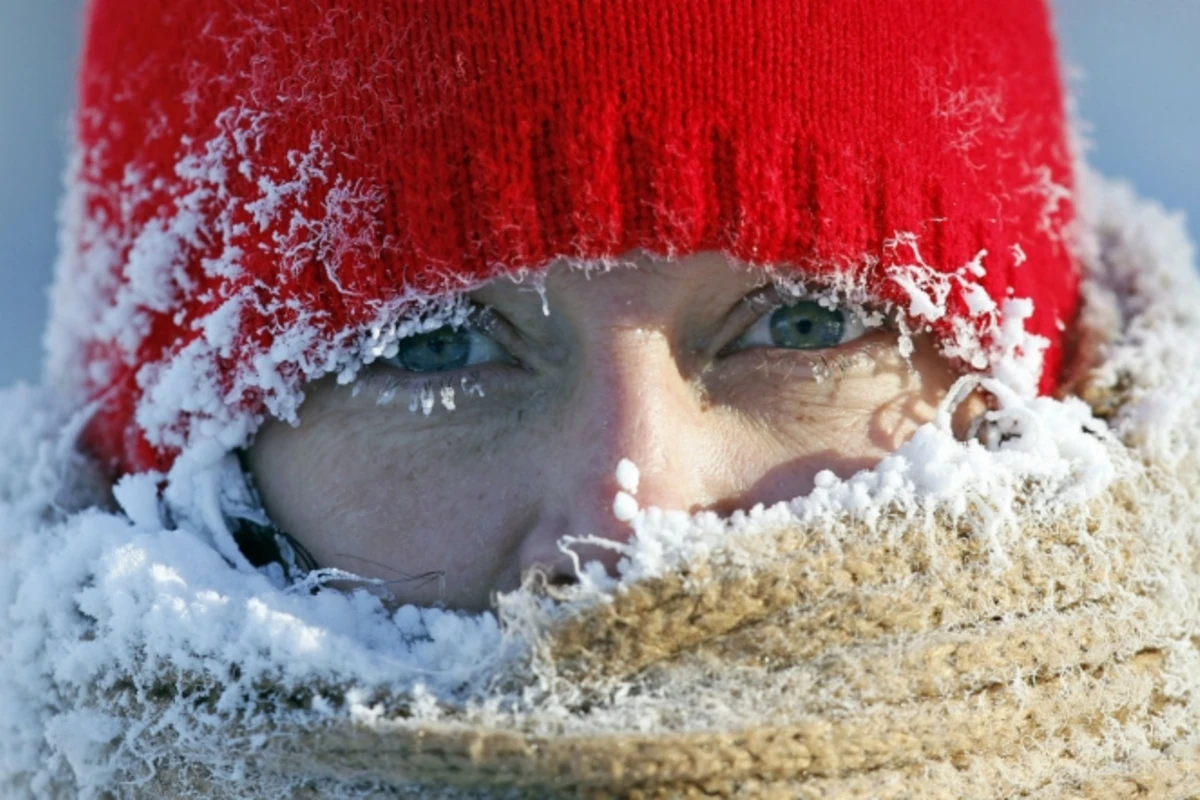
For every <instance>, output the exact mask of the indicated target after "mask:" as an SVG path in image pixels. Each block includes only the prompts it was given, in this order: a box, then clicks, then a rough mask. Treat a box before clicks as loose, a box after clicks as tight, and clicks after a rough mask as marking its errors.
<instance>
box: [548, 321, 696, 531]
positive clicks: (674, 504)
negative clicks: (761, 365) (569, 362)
mask: <svg viewBox="0 0 1200 800" xmlns="http://www.w3.org/2000/svg"><path fill="white" fill-rule="evenodd" d="M589 350H590V352H589V353H588V354H587V361H588V364H587V366H586V367H585V369H584V370H583V372H582V375H581V377H580V379H579V382H578V385H577V389H576V391H577V392H578V394H577V402H576V403H573V404H572V406H573V410H572V411H570V412H568V413H569V414H570V415H571V417H570V420H569V421H568V423H567V428H568V430H569V434H568V436H567V438H568V440H569V441H570V442H572V443H573V446H574V447H576V448H577V452H578V453H579V456H580V458H578V459H577V460H576V462H575V468H576V470H577V471H578V472H577V474H576V475H575V477H574V481H573V482H574V483H575V489H576V491H578V492H581V493H582V496H586V497H588V498H589V502H588V504H587V505H588V507H589V508H593V507H594V509H595V511H593V513H598V512H599V510H602V511H603V513H604V514H605V515H607V516H608V517H610V518H611V517H612V502H613V496H614V495H615V493H616V492H617V491H618V489H619V488H620V487H619V486H618V484H617V480H616V478H615V470H616V467H617V464H618V463H619V462H620V461H621V459H624V458H627V459H629V460H630V461H632V462H633V463H634V464H636V465H637V467H638V469H639V471H640V474H641V480H640V481H639V487H638V494H637V499H638V501H639V503H640V504H641V505H643V506H649V505H655V506H659V507H662V508H673V509H687V508H690V507H691V506H693V505H695V504H696V503H698V502H703V500H704V498H703V497H702V496H698V495H699V494H700V493H701V492H702V487H701V486H699V485H698V482H697V480H696V474H697V473H696V468H697V467H699V466H700V465H699V464H697V463H696V462H695V459H694V458H692V457H689V454H692V455H695V453H696V452H698V451H700V450H701V449H702V448H703V442H702V439H703V437H704V432H703V430H702V429H701V426H699V425H698V424H697V422H698V415H699V413H700V409H699V407H698V404H697V403H696V401H695V398H694V397H693V396H692V390H691V388H690V386H689V385H688V382H687V380H686V379H685V378H684V376H683V375H681V374H680V370H679V364H678V362H677V361H676V356H675V353H674V351H673V348H672V346H671V343H670V341H669V340H668V339H667V338H666V336H665V335H663V334H662V333H661V332H659V331H653V330H645V329H638V328H623V329H615V330H610V331H608V332H607V335H606V336H604V338H603V341H602V342H597V343H594V344H593V345H592V347H590V348H589ZM579 521H582V520H579ZM593 521H594V520H593Z"/></svg>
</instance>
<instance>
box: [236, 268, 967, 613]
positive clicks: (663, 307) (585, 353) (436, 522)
mask: <svg viewBox="0 0 1200 800" xmlns="http://www.w3.org/2000/svg"><path fill="white" fill-rule="evenodd" d="M625 259H626V260H628V261H629V262H631V264H632V265H633V267H634V268H629V267H623V268H618V269H614V270H611V271H608V272H592V273H585V272H583V271H580V270H573V269H569V268H567V267H566V266H565V265H556V266H554V267H552V268H551V269H550V271H549V272H548V274H547V277H546V282H545V299H546V303H547V305H548V307H549V310H550V313H549V315H547V314H545V313H543V299H542V296H540V295H539V294H538V293H537V292H536V291H535V290H534V289H532V288H531V287H530V286H529V285H528V284H525V285H522V284H518V283H514V282H512V281H509V280H499V281H496V282H493V283H492V284H489V285H488V286H486V287H484V288H482V289H480V290H479V291H476V292H473V293H472V294H471V297H472V299H473V300H474V301H475V302H476V303H478V304H480V305H481V306H486V307H490V308H491V309H493V312H494V313H492V314H490V317H491V319H492V322H490V323H485V325H484V328H485V330H486V331H487V332H488V334H489V335H490V336H491V338H492V340H494V341H495V342H496V343H497V344H498V345H499V347H500V348H501V349H502V351H503V352H506V353H507V354H508V356H506V360H505V361H503V362H499V363H484V364H477V365H474V366H468V367H465V368H463V369H461V370H458V371H453V372H444V373H435V374H433V375H413V374H412V373H411V372H407V371H405V370H403V369H402V368H401V367H399V366H398V365H397V364H395V363H392V364H388V363H379V362H377V363H376V364H374V365H372V366H371V367H370V368H369V369H368V370H367V371H366V374H364V375H363V377H362V378H361V379H360V384H359V386H357V387H356V389H357V391H356V390H355V387H346V386H338V385H337V384H336V382H335V381H334V380H333V379H332V378H330V379H325V380H321V381H318V382H316V383H314V384H313V385H311V386H310V387H309V389H308V391H307V393H306V394H307V397H306V399H305V402H304V404H303V406H302V408H301V411H300V424H299V425H298V426H296V427H292V426H290V425H288V424H285V423H281V422H278V421H268V422H267V423H265V424H264V425H263V427H262V428H261V430H260V432H259V433H258V436H257V438H256V441H255V442H254V444H253V446H252V447H250V448H249V450H248V451H247V453H246V460H247V464H248V466H249V468H250V470H251V473H252V475H253V477H254V479H255V482H256V484H257V486H258V488H259V491H260V493H261V495H262V498H263V502H264V505H265V506H266V510H267V512H268V513H269V514H270V515H271V518H272V519H273V520H274V522H275V523H276V524H277V525H278V526H279V527H280V528H281V529H282V530H285V531H287V532H288V533H290V534H291V535H292V536H293V537H295V539H296V540H298V541H299V542H300V543H301V544H302V545H303V546H305V547H306V548H307V549H308V550H309V551H310V552H311V554H312V555H313V556H314V557H315V558H316V560H317V562H318V563H319V564H321V565H322V566H328V567H339V568H341V569H345V570H348V571H351V572H354V573H356V574H358V575H361V576H364V577H368V578H380V579H384V580H386V581H388V583H387V590H388V591H389V592H390V593H391V595H392V597H391V601H392V602H395V603H398V604H400V603H417V604H432V603H435V602H442V603H444V604H445V605H446V606H448V607H451V608H459V609H465V610H482V609H486V608H488V607H489V606H490V605H491V601H492V597H493V596H494V594H495V593H496V592H503V591H509V590H512V589H515V588H517V587H518V586H519V585H520V583H521V581H522V578H523V577H524V576H526V575H527V574H528V573H530V572H531V571H539V572H543V573H544V574H545V575H546V576H547V579H548V580H549V582H550V583H552V584H564V583H570V582H572V581H573V580H574V577H575V572H574V567H573V564H572V561H571V560H570V559H569V558H568V557H567V556H566V555H565V554H563V553H562V552H560V550H559V548H558V546H557V544H558V540H559V539H560V537H562V536H563V535H567V534H572V535H581V534H594V535H597V536H601V537H604V538H608V539H612V540H615V541H626V540H627V539H628V538H629V536H630V535H631V531H630V529H629V527H628V525H626V524H625V523H622V522H620V521H619V520H618V519H617V518H616V517H615V516H614V513H613V498H614V495H615V493H616V492H617V490H618V489H619V487H618V486H617V483H616V478H615V477H614V471H615V468H616V466H617V464H618V463H619V462H620V460H621V459H622V458H628V459H630V460H632V461H633V462H634V463H635V464H636V465H637V466H638V467H639V469H640V472H641V481H640V485H639V487H638V492H637V500H638V502H639V504H640V505H641V506H642V507H643V508H645V507H649V506H657V507H660V508H664V509H678V510H685V511H688V512H697V511H701V510H711V511H715V512H718V513H721V514H728V513H730V512H732V511H733V510H735V509H742V508H750V507H752V506H754V505H755V504H758V503H764V504H768V505H769V504H772V503H775V502H778V501H783V500H789V499H792V498H794V497H797V496H800V495H803V494H805V493H807V492H808V491H809V490H810V489H811V488H812V485H813V478H814V476H815V475H816V474H817V473H818V472H819V471H821V470H824V469H829V470H832V471H833V472H834V473H836V474H837V475H839V476H841V477H849V476H850V475H852V474H853V473H855V472H857V471H859V470H861V469H865V468H870V467H872V466H874V465H875V464H877V463H878V462H879V460H880V459H881V458H883V457H884V456H886V455H887V454H889V453H891V452H893V451H894V450H895V449H896V448H897V447H898V446H899V445H900V444H901V443H903V442H904V441H905V440H907V439H908V438H909V437H910V436H911V435H912V433H913V431H914V430H915V429H916V428H917V427H918V426H920V425H921V424H923V423H925V422H927V421H929V420H930V419H932V418H933V416H934V414H935V412H936V409H937V404H938V402H939V401H940V400H941V398H942V397H943V396H944V394H945V393H946V391H947V390H948V388H949V387H950V386H951V384H952V383H953V381H954V380H955V378H956V377H957V374H956V373H955V372H954V371H953V370H952V369H951V367H950V366H949V365H948V364H947V363H946V362H945V361H944V360H943V359H941V358H940V357H938V356H937V355H936V353H935V352H934V350H933V347H932V344H931V343H930V342H928V341H925V340H923V339H920V338H918V339H917V340H916V341H915V346H916V349H915V352H914V354H913V355H912V356H911V358H910V360H909V361H906V360H905V359H903V358H902V357H901V356H900V353H899V349H898V343H897V335H896V334H895V333H894V332H892V331H890V330H888V329H887V328H886V327H883V328H875V329H870V330H868V331H867V332H866V333H865V335H862V336H861V337H859V338H857V339H855V340H854V341H849V342H846V343H844V344H840V345H838V346H836V347H833V348H828V349H823V350H796V349H787V348H780V347H774V346H752V347H740V349H739V345H737V344H736V343H737V342H738V341H739V337H742V335H743V334H744V333H745V332H746V331H747V330H748V329H750V328H751V327H752V326H754V325H755V323H756V322H757V321H758V320H760V319H761V318H762V317H763V316H764V314H765V315H768V316H769V315H770V313H771V311H772V310H773V308H774V307H776V306H775V305H772V303H776V304H777V303H778V302H779V300H778V298H774V299H773V296H772V290H771V288H770V287H771V284H770V282H769V279H768V278H767V277H766V276H765V275H764V274H763V273H762V272H760V271H748V270H742V269H736V268H734V267H733V266H731V264H730V262H729V261H728V260H727V259H726V257H725V256H723V255H721V254H719V253H715V252H703V253H697V254H694V255H691V256H688V257H686V258H682V259H663V258H655V257H652V256H648V255H646V254H643V253H641V252H640V251H634V252H633V253H630V254H626V256H625ZM748 296H749V297H751V298H757V299H750V300H747V297H748ZM784 302H795V300H794V299H785V300H784ZM487 316H488V315H485V318H486V317H487ZM910 362H911V363H910ZM464 381H465V383H464ZM474 384H478V386H479V387H480V388H481V389H482V390H483V396H479V393H478V392H475V393H470V392H467V391H464V390H463V387H464V386H470V385H474ZM421 385H432V386H433V387H434V388H435V389H440V388H441V387H453V388H454V390H455V394H454V406H455V408H454V409H453V410H447V409H446V408H444V407H442V406H441V404H440V403H438V404H436V405H435V408H434V410H433V411H432V413H430V414H428V415H426V414H425V413H422V411H421V410H419V409H418V410H417V411H412V410H410V405H409V398H410V396H411V395H412V392H413V391H415V390H417V389H419V387H420V386H421ZM393 393H394V395H395V399H394V400H393V401H391V402H383V403H381V402H380V400H381V399H384V400H386V399H387V397H388V395H389V394H393ZM967 405H971V404H964V406H967ZM977 410H978V405H977V403H976V404H975V405H974V407H973V408H960V412H961V413H960V417H961V419H960V421H959V424H960V425H961V424H962V423H963V421H965V420H966V419H969V416H970V414H972V413H975V412H976V411H977ZM576 551H577V552H578V553H579V555H580V557H581V559H582V560H583V561H588V560H592V559H598V560H600V561H602V562H603V563H604V565H605V567H606V568H607V569H609V571H610V572H611V571H613V570H614V568H615V562H616V561H617V560H618V555H617V554H616V553H614V552H612V551H610V550H606V549H603V548H599V547H594V546H593V547H588V546H582V545H579V546H576Z"/></svg>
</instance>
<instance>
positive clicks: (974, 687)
mask: <svg viewBox="0 0 1200 800" xmlns="http://www.w3.org/2000/svg"><path fill="white" fill-rule="evenodd" d="M1089 180H1090V181H1091V182H1090V183H1089V184H1087V185H1086V186H1085V193H1086V195H1085V196H1086V197H1087V198H1089V205H1088V206H1087V207H1086V208H1085V218H1086V219H1087V221H1088V234H1087V236H1086V237H1085V243H1084V255H1085V261H1086V263H1087V265H1088V270H1089V274H1088V277H1087V281H1086V286H1085V301H1086V310H1085V312H1084V317H1083V319H1082V320H1081V322H1080V330H1081V336H1080V341H1079V343H1078V346H1077V348H1076V349H1077V353H1076V362H1075V364H1076V366H1075V370H1074V373H1073V379H1072V382H1071V389H1070V392H1071V393H1072V394H1074V395H1075V396H1077V397H1079V398H1082V399H1083V400H1084V401H1086V403H1087V404H1088V405H1089V406H1090V408H1091V410H1092V412H1093V413H1094V415H1095V418H1096V419H1098V420H1103V421H1104V423H1105V424H1104V425H1098V426H1096V428H1095V429H1094V430H1093V431H1092V432H1090V433H1085V432H1083V431H1082V430H1081V431H1080V432H1078V433H1077V434H1075V435H1076V436H1077V438H1078V437H1082V438H1081V439H1080V441H1085V440H1087V439H1091V440H1094V441H1095V442H1097V443H1098V444H1097V445H1096V447H1098V448H1100V449H1101V450H1102V451H1103V453H1104V458H1105V459H1108V460H1109V461H1110V462H1111V464H1110V466H1111V470H1110V472H1109V473H1108V477H1107V478H1106V479H1105V481H1104V484H1103V486H1102V487H1100V488H1099V489H1095V488H1093V489H1090V490H1087V491H1082V490H1078V487H1079V485H1080V482H1081V479H1080V474H1083V473H1085V472H1086V471H1087V469H1088V468H1089V464H1088V463H1086V462H1087V461H1088V460H1089V458H1090V457H1089V458H1082V459H1076V461H1074V462H1071V461H1070V459H1067V460H1066V461H1064V463H1074V464H1075V467H1074V469H1075V470H1076V472H1078V473H1079V474H1075V475H1070V474H1067V475H1056V474H1054V473H1053V471H1052V470H1051V471H1049V472H1042V473H1037V472H1036V470H1035V471H1034V472H1032V473H1031V476H1030V477H1029V478H1028V480H1027V482H1026V483H1025V484H1023V485H1021V486H1020V491H1019V492H1017V493H1016V494H1014V495H1012V496H1011V497H1009V498H1008V499H1007V500H1005V499H1004V496H1003V495H997V494H990V495H989V494H987V493H986V492H967V493H966V494H965V495H964V498H963V502H962V503H960V504H958V505H955V504H946V503H939V504H929V505H920V504H918V505H915V506H914V505H912V504H908V505H907V506H905V505H904V504H900V503H891V504H888V503H882V504H877V505H875V506H872V510H871V513H869V514H864V513H850V512H846V513H811V514H807V515H804V514H800V515H793V516H791V517H786V518H785V517H779V518H774V517H767V518H765V519H763V520H760V521H759V522H758V523H757V525H756V526H755V527H754V531H753V533H752V534H747V535H738V536H731V537H729V539H728V541H725V542H722V543H720V544H719V546H713V547H697V548H695V549H693V550H687V549H686V548H685V549H684V550H683V551H681V552H684V556H681V557H680V559H678V560H677V562H672V564H671V566H670V568H669V569H662V570H659V571H658V572H657V573H651V572H647V573H646V574H644V575H643V576H642V577H640V578H636V579H633V580H629V581H625V582H623V583H622V584H621V585H620V586H617V587H607V588H605V589H604V590H602V591H601V590H594V591H591V592H584V593H583V594H582V595H580V594H578V593H576V594H572V592H573V591H574V590H565V591H564V592H563V594H562V596H560V597H557V598H550V597H547V596H546V591H549V590H544V591H537V590H536V587H527V589H525V590H523V591H521V592H518V593H516V594H515V595H513V596H510V597H507V598H504V599H503V600H502V602H501V606H500V610H499V614H498V618H499V621H500V625H501V628H502V629H503V631H504V635H505V637H506V639H507V640H511V641H516V642H520V643H521V646H520V647H518V648H516V649H515V651H514V652H516V653H517V655H516V656H513V657H511V658H506V659H503V660H501V661H499V662H497V666H496V668H495V669H494V670H493V672H492V674H491V675H490V676H489V677H488V679H487V680H486V682H485V688H484V689H483V690H480V691H478V692H475V693H474V694H472V695H471V696H470V697H467V698H466V699H463V700H462V701H461V702H453V701H450V700H448V699H446V697H445V696H438V695H435V694H430V693H426V692H422V691H419V690H417V691H409V692H400V691H394V690H391V689H388V688H386V687H383V686H376V687H375V688H374V689H371V688H369V687H368V688H367V689H364V688H362V686H360V685H359V684H357V683H356V682H355V681H353V680H351V679H347V680H345V681H340V682H339V681H336V680H324V681H309V682H306V683H304V684H303V685H300V686H297V685H296V684H295V683H289V682H287V681H286V680H282V679H281V680H278V681H275V680H267V679H264V680H262V681H260V682H258V684H257V685H256V687H255V688H256V692H257V694H256V695H255V696H254V697H253V698H252V702H250V703H244V704H242V705H239V706H228V705H227V704H225V701H224V700H223V699H222V698H223V695H222V692H221V688H222V686H221V684H222V680H221V679H220V677H219V676H214V675H213V674H212V673H211V671H209V672H205V673H200V672H192V671H189V670H188V669H186V668H180V669H178V670H175V671H171V670H166V671H164V670H163V669H161V668H159V669H158V672H157V673H156V674H155V676H154V678H153V681H152V687H151V688H150V689H147V688H146V687H147V686H148V685H149V684H148V683H147V679H146V676H144V675H140V676H135V677H132V678H130V679H129V680H125V681H122V680H113V681H108V682H106V683H105V685H104V687H103V688H102V689H99V688H98V689H97V690H96V691H95V692H94V693H92V695H91V696H90V698H89V699H88V700H87V701H86V702H87V703H88V704H92V705H93V706H94V707H117V708H120V709H121V715H122V716H123V717H125V718H127V719H130V720H134V721H136V723H137V724H138V725H140V726H141V727H140V728H139V736H140V737H141V739H140V741H141V742H142V743H143V749H142V750H141V751H139V752H140V754H141V759H140V760H137V763H136V764H135V765H134V766H129V765H128V764H124V765H122V762H120V760H119V759H118V758H117V757H116V756H115V755H111V754H110V756H109V757H110V758H111V759H112V761H111V763H113V764H117V765H119V766H116V767H114V768H113V769H112V770H110V772H108V773H106V774H105V775H104V780H105V781H108V782H109V783H108V784H107V785H109V786H110V787H113V788H112V791H113V792H114V793H115V794H118V795H126V794H128V795H137V796H146V797H166V796H203V797H230V798H232V797H252V796H253V797H257V796H291V797H336V796H354V797H395V796H411V797H443V796H445V797H460V796H461V797H551V796H565V797H710V796H718V797H754V798H760V797H781V798H782V797H786V798H911V797H930V798H940V797H946V798H1001V797H1046V798H1050V797H1053V798H1059V797H1130V796H1145V797H1164V798H1167V797H1169V798H1184V797H1197V796H1200V698H1198V697H1197V689H1200V652H1198V651H1197V645H1198V644H1200V639H1197V638H1196V637H1197V636H1198V635H1200V632H1198V631H1197V622H1200V561H1198V559H1200V548H1198V547H1197V533H1196V531H1197V530H1200V527H1198V526H1197V524H1196V523H1197V521H1198V520H1200V514H1198V513H1197V512H1198V511H1200V505H1197V504H1198V502H1200V499H1198V497H1197V488H1196V487H1197V477H1198V476H1200V465H1198V464H1197V454H1198V452H1200V451H1198V450H1197V445H1198V442H1200V436H1198V432H1200V422H1197V420H1200V416H1198V415H1197V412H1198V411H1200V408H1198V405H1200V403H1198V402H1197V398H1198V397H1200V389H1198V388H1197V387H1198V385H1200V357H1197V356H1196V355H1194V354H1193V352H1191V351H1192V350H1194V349H1197V348H1200V309H1198V308H1193V307H1192V306H1193V305H1195V304H1196V302H1197V300H1198V298H1200V289H1198V288H1197V280H1196V278H1195V277H1194V276H1193V275H1192V274H1191V271H1190V270H1191V264H1190V259H1191V254H1190V252H1189V250H1188V245H1187V244H1186V242H1185V241H1183V240H1182V239H1181V238H1180V237H1181V234H1180V232H1179V230H1180V226H1179V225H1178V224H1177V222H1175V221H1172V220H1171V219H1170V218H1168V217H1166V216H1164V215H1163V214H1162V213H1161V212H1160V211H1159V210H1158V209H1157V208H1155V207H1153V206H1150V205H1147V204H1145V203H1143V202H1141V201H1138V200H1136V199H1135V198H1133V197H1132V196H1131V195H1130V193H1129V192H1128V191H1127V190H1125V189H1123V188H1121V187H1119V186H1110V185H1106V184H1101V183H1100V182H1099V181H1098V180H1096V179H1089ZM1030 268H1032V267H1030ZM1031 413H1032V412H1031ZM1065 441H1073V440H1070V439H1067V440H1065ZM1035 455H1036V454H1035ZM1072 487H1074V488H1072ZM181 708H187V709H189V711H188V712H187V713H188V714H191V715H193V717H194V719H195V724H196V725H197V726H198V728H197V730H199V728H203V729H204V730H207V731H215V732H217V738H218V739H219V741H218V742H216V744H214V739H213V737H212V736H211V735H209V736H200V734H199V733H197V734H196V735H195V736H192V735H189V733H188V731H187V730H185V729H183V728H181V727H180V726H179V725H158V724H156V720H158V719H160V718H161V715H162V714H163V713H165V711H166V710H172V711H173V712H178V711H179V709H181ZM264 720H265V721H264ZM114 741H115V739H114ZM122 741H124V742H126V744H125V745H123V746H126V747H127V746H128V744H127V743H128V741H129V739H128V734H126V738H125V739H123V740H122ZM114 748H115V749H120V748H119V747H117V745H114ZM222 748H225V749H226V750H225V751H222ZM228 751H237V752H236V754H235V755H236V758H234V759H232V760H230V753H229V752H228ZM218 763H219V764H220V767H219V768H218V766H216V765H217V764H218ZM231 763H236V764H237V767H236V769H231V768H229V766H228V765H229V764H231ZM97 785H99V784H97Z"/></svg>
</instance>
